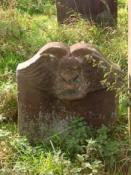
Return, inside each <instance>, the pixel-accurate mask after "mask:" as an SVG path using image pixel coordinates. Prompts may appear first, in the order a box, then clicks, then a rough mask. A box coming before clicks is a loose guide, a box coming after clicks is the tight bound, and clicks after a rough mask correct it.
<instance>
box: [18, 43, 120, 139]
mask: <svg viewBox="0 0 131 175" xmlns="http://www.w3.org/2000/svg"><path fill="white" fill-rule="evenodd" d="M109 71H111V72H112V73H110V74H109V76H108V78H107V83H108V84H112V83H114V82H115V81H116V77H117V76H116V74H118V73H119V72H120V70H119V68H117V67H116V66H114V65H113V64H112V63H110V62H109V61H107V60H106V59H105V58H104V57H103V56H102V54H101V53H100V52H98V51H97V50H96V49H94V48H93V47H91V46H90V45H88V44H84V43H80V44H75V45H73V46H71V47H68V46H66V45H64V44H63V43H59V42H58V43H57V42H53V43H49V44H47V45H45V46H44V47H43V48H42V49H40V50H39V51H38V53H37V54H36V55H35V56H34V57H33V58H31V59H29V60H27V61H26V62H24V63H21V64H19V65H18V67H17V83H18V111H19V130H20V133H21V134H25V135H27V136H28V137H29V139H30V140H31V141H34V142H36V141H40V140H42V139H43V138H45V137H47V136H50V135H51V134H52V133H54V132H59V131H61V130H63V128H65V127H67V125H68V123H69V122H70V120H72V118H74V117H79V116H80V117H83V118H85V120H86V121H87V124H88V125H93V126H101V124H107V123H110V122H112V121H114V120H115V115H116V109H117V102H118V101H117V99H116V92H115V91H114V90H112V91H109V90H107V86H106V85H105V84H103V83H102V81H103V79H104V75H105V74H107V73H108V72H109ZM114 74H115V76H114Z"/></svg>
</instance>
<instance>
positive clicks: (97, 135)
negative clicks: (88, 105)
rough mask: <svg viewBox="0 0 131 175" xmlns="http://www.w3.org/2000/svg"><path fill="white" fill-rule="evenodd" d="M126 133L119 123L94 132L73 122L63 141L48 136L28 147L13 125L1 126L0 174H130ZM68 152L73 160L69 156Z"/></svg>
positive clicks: (81, 124)
mask: <svg viewBox="0 0 131 175" xmlns="http://www.w3.org/2000/svg"><path fill="white" fill-rule="evenodd" d="M13 128H14V129H13ZM83 128H84V129H83ZM77 130H78V131H79V132H77ZM67 131H69V132H67ZM70 131H72V132H70ZM126 132H127V128H126V127H123V124H122V125H120V123H119V124H118V125H115V126H113V127H112V128H107V127H105V126H103V127H102V128H100V129H97V130H94V129H92V128H87V127H86V126H85V122H84V121H82V120H79V119H75V120H73V121H72V123H71V125H70V127H69V128H67V130H65V131H64V132H63V133H62V134H63V135H65V134H66V137H65V138H64V139H63V140H62V137H61V135H59V134H58V135H57V141H56V140H55V138H56V136H52V138H51V140H49V139H48V140H47V141H45V142H44V143H43V144H39V145H36V146H31V145H30V144H29V142H28V141H27V139H26V138H24V137H20V136H19V135H18V134H17V132H16V128H15V127H14V126H11V125H7V126H6V125H4V126H2V125H1V129H0V153H2V157H1V163H0V167H1V173H3V174H4V173H7V172H8V171H9V172H11V173H13V174H16V175H17V174H23V173H25V174H27V175H28V174H29V175H32V174H45V175H47V174H54V175H77V174H80V175H100V174H101V175H105V174H107V175H108V174H109V175H110V174H114V175H116V174H119V175H123V171H125V169H126V172H127V175H128V174H129V175H130V172H131V169H130V162H131V148H130V145H129V144H128V142H127V137H126ZM70 134H71V135H70ZM82 134H83V135H82ZM73 135H74V137H75V139H76V141H74V137H73ZM80 135H81V136H80ZM120 135H121V136H120ZM122 135H123V136H122ZM71 136H72V137H71ZM119 136H120V137H119ZM58 137H60V139H58ZM78 140H79V142H78ZM67 143H68V144H67ZM74 144H76V145H74ZM49 145H50V146H49ZM67 146H68V148H67ZM76 147H78V149H76ZM73 149H75V150H74V151H73V152H72V150H73ZM67 150H68V151H67ZM72 153H73V154H74V155H73V159H72V158H71V156H69V155H72ZM0 155H1V154H0Z"/></svg>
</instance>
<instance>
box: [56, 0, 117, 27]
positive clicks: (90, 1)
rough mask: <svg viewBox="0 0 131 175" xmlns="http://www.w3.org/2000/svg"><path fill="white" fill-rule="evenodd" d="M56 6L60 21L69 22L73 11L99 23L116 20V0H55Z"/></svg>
mask: <svg viewBox="0 0 131 175" xmlns="http://www.w3.org/2000/svg"><path fill="white" fill-rule="evenodd" d="M56 6H57V18H58V21H59V22H60V23H66V22H67V23H71V22H72V20H71V19H72V17H73V14H74V13H79V14H81V15H82V17H84V18H88V19H89V20H90V21H94V22H96V23H99V24H101V25H114V24H116V21H117V0H56ZM71 16H72V17H71Z"/></svg>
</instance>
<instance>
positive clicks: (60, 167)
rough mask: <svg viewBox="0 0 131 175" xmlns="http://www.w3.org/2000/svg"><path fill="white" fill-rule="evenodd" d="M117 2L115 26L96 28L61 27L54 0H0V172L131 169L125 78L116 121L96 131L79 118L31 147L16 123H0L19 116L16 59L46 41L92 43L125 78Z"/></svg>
mask: <svg viewBox="0 0 131 175" xmlns="http://www.w3.org/2000/svg"><path fill="white" fill-rule="evenodd" d="M118 2H119V4H118V5H119V9H118V25H117V27H116V28H112V27H105V28H100V27H98V26H95V25H94V24H90V23H88V21H85V20H83V19H79V20H78V21H77V22H76V23H74V24H72V25H63V26H59V25H58V24H57V20H56V8H55V5H54V1H53V0H1V1H0V46H1V47H0V122H1V124H0V128H1V129H0V160H1V161H0V174H3V175H6V174H7V175H8V174H9V175H10V174H13V175H18V174H26V175H28V174H29V175H33V174H34V175H36V174H39V175H40V174H43V175H51V174H52V175H110V174H112V175H124V173H125V175H130V174H131V168H130V167H131V148H130V145H129V144H128V138H127V135H128V134H127V125H126V123H127V118H126V116H127V111H126V108H127V96H126V91H127V89H126V86H127V84H126V83H123V84H122V85H121V86H120V88H119V92H121V93H120V105H119V121H118V123H116V124H115V125H114V126H112V127H110V128H107V127H105V126H103V127H102V128H101V129H97V130H94V129H93V128H87V127H86V125H85V122H84V121H83V120H80V119H77V120H74V121H72V123H71V124H70V126H69V128H67V129H66V130H64V131H63V132H62V133H54V135H52V137H51V138H50V139H48V140H46V141H45V142H44V143H43V144H41V145H40V144H39V145H36V146H31V145H30V144H29V143H28V141H27V139H26V138H23V137H20V136H19V135H18V132H17V129H16V126H14V125H13V124H5V123H3V122H2V121H3V120H4V119H6V120H9V121H10V120H14V119H15V120H16V118H17V95H16V94H17V91H16V80H15V70H16V67H17V65H18V63H19V62H23V61H24V60H26V59H29V58H31V57H32V56H33V55H34V54H35V53H36V52H37V51H38V49H39V48H41V47H42V46H43V45H44V44H46V43H48V42H52V41H62V42H64V43H66V44H69V45H72V44H74V43H76V42H88V43H90V44H93V45H94V46H96V47H97V48H98V49H99V50H100V51H101V52H102V53H103V55H104V56H105V57H106V58H107V59H109V60H111V61H113V62H114V63H117V64H118V65H119V66H120V67H121V69H122V74H123V75H122V77H121V78H122V79H123V80H124V81H123V82H127V76H126V74H127V2H126V1H125V0H119V1H118ZM107 76H108V75H107ZM105 77H106V75H105ZM110 88H111V87H110Z"/></svg>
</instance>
